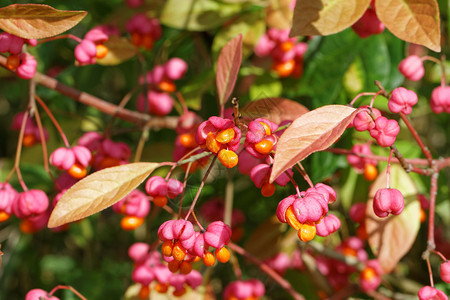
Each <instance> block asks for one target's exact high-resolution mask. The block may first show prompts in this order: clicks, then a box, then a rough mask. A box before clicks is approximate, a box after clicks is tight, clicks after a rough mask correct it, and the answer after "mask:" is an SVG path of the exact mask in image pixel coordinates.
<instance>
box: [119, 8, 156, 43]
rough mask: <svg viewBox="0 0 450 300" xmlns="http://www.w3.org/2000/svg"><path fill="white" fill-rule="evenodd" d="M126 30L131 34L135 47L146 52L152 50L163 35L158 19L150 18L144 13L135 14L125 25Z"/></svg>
mask: <svg viewBox="0 0 450 300" xmlns="http://www.w3.org/2000/svg"><path fill="white" fill-rule="evenodd" d="M125 28H126V29H127V30H128V32H129V33H130V34H131V41H132V43H133V45H135V46H136V47H142V48H144V49H146V50H151V49H152V48H153V45H154V43H155V42H156V41H157V40H158V39H159V38H160V37H161V35H162V29H161V26H160V25H159V21H158V19H154V18H149V17H147V15H145V14H144V13H137V14H135V15H134V16H133V17H132V18H131V19H130V20H128V22H127V23H126V24H125Z"/></svg>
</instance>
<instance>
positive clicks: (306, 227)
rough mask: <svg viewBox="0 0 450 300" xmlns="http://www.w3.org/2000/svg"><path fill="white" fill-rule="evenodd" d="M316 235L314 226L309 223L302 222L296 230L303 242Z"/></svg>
mask: <svg viewBox="0 0 450 300" xmlns="http://www.w3.org/2000/svg"><path fill="white" fill-rule="evenodd" d="M315 236H316V226H315V225H314V224H313V225H310V224H303V225H302V227H301V228H300V230H299V231H298V237H299V239H300V240H301V241H303V242H309V241H310V240H312V239H313V238H314V237H315Z"/></svg>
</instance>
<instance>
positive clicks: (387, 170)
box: [386, 150, 394, 188]
mask: <svg viewBox="0 0 450 300" xmlns="http://www.w3.org/2000/svg"><path fill="white" fill-rule="evenodd" d="M392 152H394V151H393V150H391V152H389V160H388V165H387V168H386V188H389V187H390V175H391V159H392Z"/></svg>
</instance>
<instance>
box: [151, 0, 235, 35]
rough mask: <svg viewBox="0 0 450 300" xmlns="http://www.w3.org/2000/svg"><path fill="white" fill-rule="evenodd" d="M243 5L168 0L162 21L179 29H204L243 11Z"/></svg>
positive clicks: (209, 1)
mask: <svg viewBox="0 0 450 300" xmlns="http://www.w3.org/2000/svg"><path fill="white" fill-rule="evenodd" d="M242 10H243V5H241V4H239V3H237V4H235V3H222V2H220V1H214V0H183V1H180V0H167V1H166V4H165V5H164V7H163V9H162V12H161V17H160V19H159V20H160V21H161V23H162V24H164V25H166V26H169V27H174V28H178V29H186V30H192V31H204V30H210V29H213V28H216V27H219V26H220V25H221V24H223V23H224V22H225V21H226V20H228V19H229V18H230V17H232V16H233V15H236V14H237V13H239V12H241V11H242Z"/></svg>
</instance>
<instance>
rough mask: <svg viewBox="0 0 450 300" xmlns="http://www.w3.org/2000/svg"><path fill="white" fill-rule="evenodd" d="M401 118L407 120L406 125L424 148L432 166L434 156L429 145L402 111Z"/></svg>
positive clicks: (423, 150)
mask: <svg viewBox="0 0 450 300" xmlns="http://www.w3.org/2000/svg"><path fill="white" fill-rule="evenodd" d="M400 118H402V120H403V122H405V124H406V127H408V129H409V131H410V132H411V134H412V135H413V137H414V139H415V140H416V143H417V144H418V145H419V147H420V149H422V152H423V154H424V155H425V157H426V158H427V159H428V163H429V164H430V167H431V165H432V163H433V156H432V155H431V152H430V150H429V149H428V147H427V146H425V144H424V143H423V141H422V139H421V138H420V136H419V134H418V133H417V131H416V129H415V128H414V127H413V126H412V124H411V122H410V121H409V119H408V117H406V115H405V114H404V113H400Z"/></svg>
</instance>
